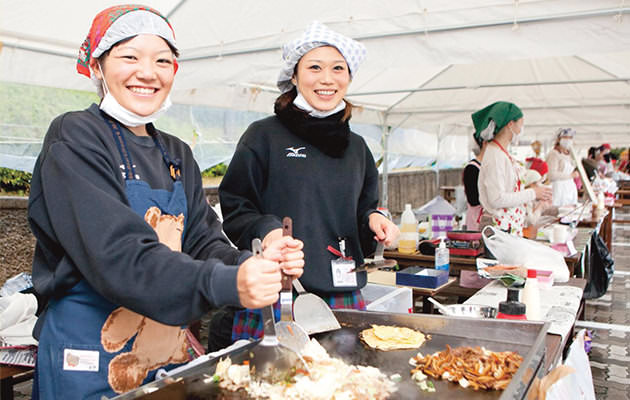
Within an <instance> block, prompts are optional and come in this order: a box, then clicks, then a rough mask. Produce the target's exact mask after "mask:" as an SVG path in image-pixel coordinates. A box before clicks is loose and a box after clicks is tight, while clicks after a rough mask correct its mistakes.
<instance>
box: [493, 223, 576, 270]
mask: <svg viewBox="0 0 630 400" xmlns="http://www.w3.org/2000/svg"><path fill="white" fill-rule="evenodd" d="M482 237H483V242H484V244H485V245H486V247H487V248H488V250H490V252H492V254H493V255H494V256H495V257H496V259H497V260H499V262H500V263H501V264H507V265H522V266H523V267H525V268H528V269H537V270H544V271H552V272H553V280H554V281H555V282H567V281H568V280H569V268H568V267H567V263H566V262H565V261H564V257H563V256H562V254H561V253H559V252H558V251H556V250H554V249H552V248H551V247H549V246H545V245H544V244H541V243H537V242H535V241H533V240H529V239H524V238H521V237H518V236H514V235H510V234H508V233H505V232H503V231H500V230H498V229H495V228H494V227H492V226H486V227H485V228H484V229H483V231H482Z"/></svg>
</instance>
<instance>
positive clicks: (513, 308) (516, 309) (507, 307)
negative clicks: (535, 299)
mask: <svg viewBox="0 0 630 400" xmlns="http://www.w3.org/2000/svg"><path fill="white" fill-rule="evenodd" d="M519 292H520V291H519V290H518V289H516V288H508V294H507V300H506V301H502V302H500V303H499V312H498V313H497V318H498V319H521V320H525V319H527V317H526V316H525V311H526V307H525V304H523V303H521V302H520V301H518V295H519Z"/></svg>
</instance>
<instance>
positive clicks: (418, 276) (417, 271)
mask: <svg viewBox="0 0 630 400" xmlns="http://www.w3.org/2000/svg"><path fill="white" fill-rule="evenodd" d="M447 281H448V271H446V270H437V269H433V268H422V267H409V268H405V269H404V270H402V271H398V272H396V285H403V286H415V287H419V288H428V289H435V288H437V287H440V286H442V285H444V284H445V283H446V282H447Z"/></svg>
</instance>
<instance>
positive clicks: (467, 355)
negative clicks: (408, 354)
mask: <svg viewBox="0 0 630 400" xmlns="http://www.w3.org/2000/svg"><path fill="white" fill-rule="evenodd" d="M522 361H523V357H521V356H520V355H519V354H518V353H516V352H514V351H504V352H494V351H489V350H486V349H485V348H483V347H469V346H464V347H457V348H454V349H452V348H451V347H450V346H449V345H446V350H444V351H440V352H438V353H434V354H430V355H427V356H424V357H423V356H422V355H421V354H418V355H417V356H416V357H413V358H412V359H411V360H410V362H412V363H413V364H415V365H416V367H415V368H414V369H412V370H411V374H412V376H414V379H416V378H415V375H416V374H417V373H418V372H420V373H424V374H426V375H429V376H431V377H433V378H441V379H445V380H448V381H451V382H458V383H459V384H460V385H461V386H462V387H464V388H467V387H469V386H470V387H472V388H473V389H474V390H479V389H494V390H503V389H505V388H506V387H507V386H508V384H509V383H510V381H511V380H512V376H513V375H514V374H515V373H516V371H517V370H518V367H519V366H520V365H521V362H522Z"/></svg>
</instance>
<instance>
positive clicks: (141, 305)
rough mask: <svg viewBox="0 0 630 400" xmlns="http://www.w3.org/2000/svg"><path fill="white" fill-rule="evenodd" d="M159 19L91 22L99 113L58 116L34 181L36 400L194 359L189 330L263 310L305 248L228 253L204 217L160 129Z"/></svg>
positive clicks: (165, 40)
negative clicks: (227, 313)
mask: <svg viewBox="0 0 630 400" xmlns="http://www.w3.org/2000/svg"><path fill="white" fill-rule="evenodd" d="M176 57H177V46H176V42H175V34H174V32H173V29H172V28H171V25H170V24H169V22H168V20H167V19H166V17H164V16H163V15H162V14H160V13H159V12H158V11H156V10H154V9H152V8H149V7H145V6H138V5H120V6H114V7H110V8H108V9H106V10H103V11H102V12H100V13H99V14H97V15H96V17H95V18H94V21H93V23H92V26H91V28H90V31H89V34H88V36H87V38H86V39H85V41H84V43H83V45H82V46H81V49H80V52H79V59H78V62H77V70H78V72H79V73H80V74H83V75H85V76H87V77H89V78H91V79H92V80H93V81H94V83H95V84H96V85H97V90H98V92H99V95H100V96H101V97H102V99H101V102H100V104H99V105H96V104H92V105H91V106H90V107H89V108H88V109H86V110H84V111H76V112H68V113H66V114H63V115H61V116H59V117H57V118H56V119H55V120H54V121H53V122H52V123H51V124H50V127H49V129H48V132H47V134H46V137H45V139H44V143H43V146H42V151H41V153H40V155H39V157H38V159H37V162H36V165H35V169H34V171H33V178H32V185H31V192H30V197H29V207H28V218H29V223H30V226H31V229H32V231H33V234H34V235H35V238H36V239H37V242H36V247H35V254H34V257H33V270H32V277H33V285H34V290H35V292H36V293H37V295H38V299H40V300H41V301H42V302H41V303H40V306H41V308H43V311H42V312H41V313H40V315H39V318H38V321H37V325H36V326H35V329H34V332H33V335H34V336H35V337H36V338H38V340H39V347H38V354H37V363H36V367H35V379H34V383H33V398H34V399H101V398H105V397H107V398H112V397H114V396H116V395H117V394H120V393H124V392H127V391H129V390H132V389H135V388H137V387H138V386H140V385H141V384H142V383H143V382H145V383H146V382H149V381H152V380H153V379H154V377H155V372H156V370H157V369H158V368H161V367H164V368H167V369H168V368H169V366H175V365H178V364H182V363H186V362H188V361H190V360H191V359H193V358H194V357H195V356H196V355H199V354H200V353H202V352H203V349H202V348H200V346H199V344H198V342H197V341H196V340H195V339H194V337H193V336H192V335H191V334H190V332H189V331H188V329H186V326H187V325H188V324H190V323H191V322H194V321H196V320H198V319H199V318H200V317H201V316H202V315H204V314H206V313H207V312H208V311H209V310H210V309H211V308H212V307H214V306H221V305H224V304H231V305H235V306H237V305H238V306H243V307H254V308H257V307H262V306H265V305H269V304H273V303H274V302H275V301H276V299H277V298H278V292H279V291H280V289H281V272H280V271H281V269H284V270H285V271H286V273H287V274H290V275H293V276H300V274H301V273H302V268H303V266H304V260H303V257H304V254H303V252H302V250H301V248H302V242H300V241H299V240H296V239H293V238H291V237H286V238H278V239H277V240H276V239H275V238H274V240H271V241H268V245H267V248H266V250H265V253H264V258H260V257H252V254H251V253H250V252H248V251H238V250H237V249H235V248H233V247H232V246H230V244H229V243H228V241H227V239H226V238H225V237H224V236H223V234H222V231H221V226H220V223H219V222H218V221H217V218H216V215H214V216H208V212H210V211H209V210H210V207H208V205H207V203H206V199H205V196H204V191H203V188H202V184H201V174H200V172H199V168H198V166H197V164H196V162H195V160H194V158H193V155H192V152H191V150H190V148H189V147H188V146H187V145H186V144H185V143H184V142H183V141H181V140H180V139H178V138H176V137H175V136H172V135H169V134H167V133H164V132H161V131H159V130H157V129H156V128H155V127H154V125H153V121H155V120H156V119H157V117H158V116H159V115H161V114H162V113H163V112H164V111H166V109H167V108H168V107H169V105H170V100H169V93H170V91H171V88H172V85H173V81H174V78H175V73H176V71H177V61H176Z"/></svg>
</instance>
